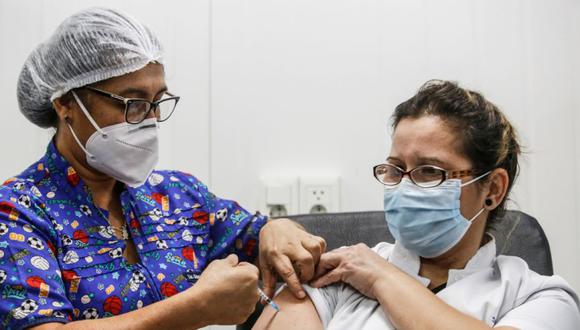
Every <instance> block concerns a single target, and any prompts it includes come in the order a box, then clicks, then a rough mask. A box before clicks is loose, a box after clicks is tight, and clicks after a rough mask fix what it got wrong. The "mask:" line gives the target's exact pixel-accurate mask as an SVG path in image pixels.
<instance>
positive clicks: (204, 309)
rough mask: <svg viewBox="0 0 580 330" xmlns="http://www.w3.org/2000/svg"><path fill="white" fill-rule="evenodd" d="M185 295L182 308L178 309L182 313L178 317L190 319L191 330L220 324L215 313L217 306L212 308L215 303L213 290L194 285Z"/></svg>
mask: <svg viewBox="0 0 580 330" xmlns="http://www.w3.org/2000/svg"><path fill="white" fill-rule="evenodd" d="M183 294H184V295H186V296H187V297H186V299H183V301H182V302H181V306H180V307H181V308H179V309H178V310H179V311H180V312H181V313H180V314H177V315H182V316H183V317H184V318H186V319H188V326H189V327H190V328H195V329H198V328H203V327H207V326H209V325H213V324H217V323H218V320H217V319H216V317H215V315H214V313H213V312H214V310H215V306H214V308H211V302H212V301H213V297H212V293H211V288H206V286H204V285H194V286H193V287H191V288H190V289H188V290H186V291H184V292H183Z"/></svg>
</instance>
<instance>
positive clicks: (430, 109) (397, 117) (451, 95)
mask: <svg viewBox="0 0 580 330" xmlns="http://www.w3.org/2000/svg"><path fill="white" fill-rule="evenodd" d="M424 115H433V116H437V117H439V118H440V119H441V120H443V121H444V122H445V123H446V124H447V125H449V126H450V127H451V128H453V129H455V130H456V131H457V132H461V133H460V134H457V137H458V139H459V142H460V143H459V146H460V148H461V150H459V152H461V153H462V154H463V155H465V156H467V158H468V159H469V160H470V161H471V164H472V167H473V169H474V170H475V175H476V176H478V175H481V174H484V173H485V172H487V171H490V170H493V169H496V168H503V169H505V170H506V171H507V173H508V177H509V183H508V187H507V193H506V196H505V198H504V199H503V200H502V201H501V203H500V204H499V205H498V206H497V207H496V208H495V209H494V210H492V211H491V212H490V213H489V218H488V221H487V227H488V228H490V227H491V226H493V224H494V223H495V222H496V221H497V219H498V218H499V217H501V216H502V215H503V213H504V212H505V201H506V200H507V198H508V196H509V193H510V190H511V188H512V187H513V184H514V181H515V179H516V177H517V175H518V169H519V167H518V155H519V154H520V144H519V143H518V138H517V134H516V131H515V129H514V127H513V126H512V125H511V124H510V122H509V121H508V119H507V118H506V116H505V115H504V114H503V113H502V112H501V111H500V110H499V109H498V108H497V107H496V106H495V105H494V104H493V103H491V102H489V101H487V100H486V99H485V98H484V97H483V96H482V95H481V94H479V93H477V92H474V91H470V90H467V89H463V88H461V87H459V86H458V85H457V83H455V82H450V81H442V80H430V81H428V82H426V83H425V84H424V85H423V86H421V88H420V89H419V91H418V92H417V94H415V95H414V96H413V97H411V98H410V99H409V100H407V101H405V102H403V103H401V104H399V105H398V106H397V108H395V113H394V114H393V118H392V119H393V128H396V127H397V125H398V124H399V122H401V120H402V119H404V118H409V117H410V118H419V117H421V116H424ZM487 178H488V177H486V178H485V179H482V181H480V183H482V182H485V181H486V180H487Z"/></svg>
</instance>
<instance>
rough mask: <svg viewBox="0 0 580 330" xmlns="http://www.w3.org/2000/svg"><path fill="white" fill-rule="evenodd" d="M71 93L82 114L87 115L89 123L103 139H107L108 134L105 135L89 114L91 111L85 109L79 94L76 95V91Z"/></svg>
mask: <svg viewBox="0 0 580 330" xmlns="http://www.w3.org/2000/svg"><path fill="white" fill-rule="evenodd" d="M71 92H72V95H73V96H74V98H75V100H76V101H77V104H78V105H79V107H80V108H81V110H82V112H83V113H84V114H85V117H87V119H88V120H89V122H90V123H91V125H93V127H94V128H95V129H96V130H97V131H98V132H99V133H101V135H103V137H107V133H105V132H104V131H103V130H102V129H101V128H100V127H99V125H97V123H96V122H95V120H94V119H93V117H92V116H91V115H90V114H89V111H88V110H87V108H85V105H84V104H83V102H82V101H81V99H80V98H79V96H78V95H77V93H75V91H71Z"/></svg>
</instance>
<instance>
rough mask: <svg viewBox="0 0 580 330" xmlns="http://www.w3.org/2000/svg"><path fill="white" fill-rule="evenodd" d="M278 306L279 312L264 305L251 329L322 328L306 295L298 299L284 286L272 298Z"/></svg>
mask: <svg viewBox="0 0 580 330" xmlns="http://www.w3.org/2000/svg"><path fill="white" fill-rule="evenodd" d="M274 300H275V301H276V304H278V306H279V307H280V312H278V313H276V311H275V310H274V309H273V308H271V307H269V306H265V307H264V311H263V312H262V314H261V315H260V317H259V318H258V321H256V324H254V327H253V328H252V329H256V330H261V329H304V330H309V329H311V330H319V329H322V328H323V327H322V321H321V320H320V317H319V316H318V312H317V311H316V308H315V307H314V304H313V303H312V300H310V298H309V297H308V296H306V298H304V299H298V298H296V297H294V295H292V293H291V292H290V291H289V290H288V288H285V289H284V290H283V291H282V292H281V293H280V294H279V295H278V296H276V298H275V299H274Z"/></svg>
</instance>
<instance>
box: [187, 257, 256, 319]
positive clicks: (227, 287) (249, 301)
mask: <svg viewBox="0 0 580 330" xmlns="http://www.w3.org/2000/svg"><path fill="white" fill-rule="evenodd" d="M258 278H259V271H258V268H257V267H256V266H254V265H252V264H250V263H247V262H240V263H238V257H237V256H236V255H235V254H230V255H229V256H228V257H227V258H225V259H221V260H214V261H213V262H211V263H210V264H209V265H208V266H207V268H206V269H205V270H204V271H203V273H202V274H201V276H200V278H199V280H198V281H197V283H196V284H195V285H194V286H193V287H192V288H190V290H188V291H191V292H189V294H191V295H193V296H197V295H199V297H201V298H202V299H203V301H204V304H203V305H204V306H203V307H204V308H202V311H201V312H200V311H196V312H195V313H202V314H203V318H204V320H205V321H206V322H207V323H208V325H209V324H222V325H225V324H240V323H243V322H244V321H246V320H247V319H248V317H249V316H250V314H252V312H254V309H255V307H256V303H257V302H258V299H259V295H258ZM186 292H187V291H186ZM198 307H199V306H198ZM191 310H192V312H193V311H195V310H196V309H195V308H194V306H191Z"/></svg>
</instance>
